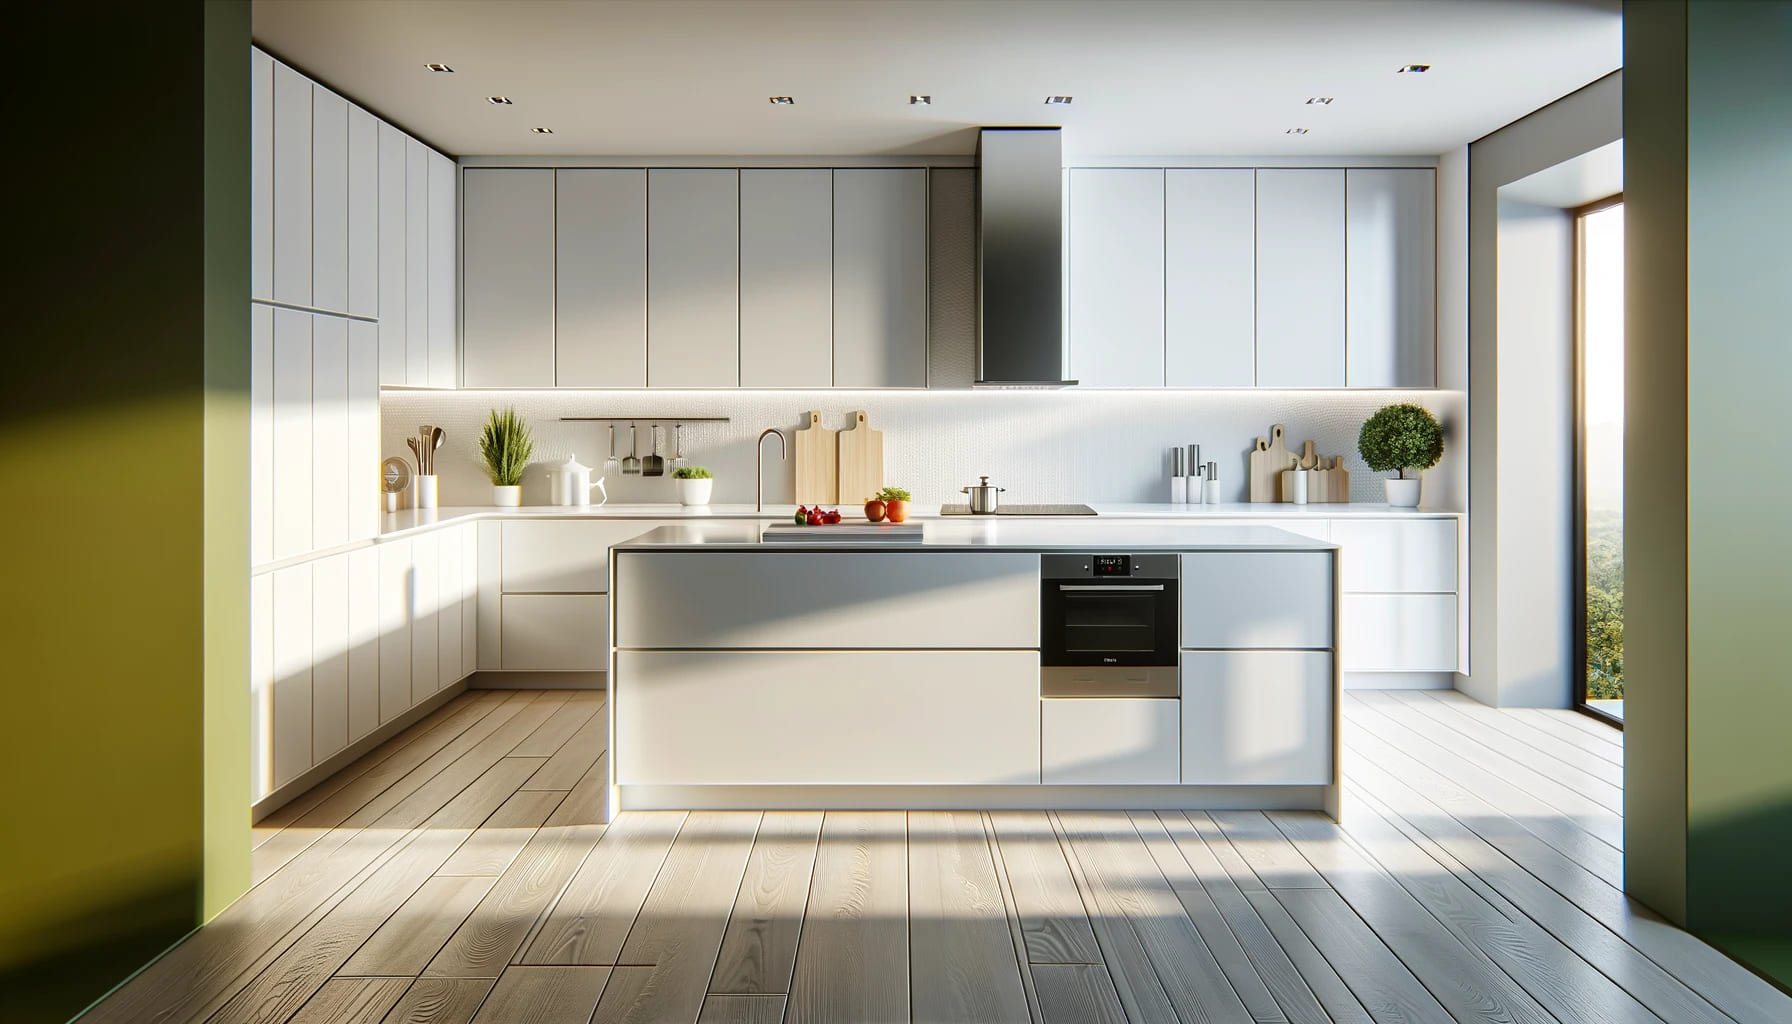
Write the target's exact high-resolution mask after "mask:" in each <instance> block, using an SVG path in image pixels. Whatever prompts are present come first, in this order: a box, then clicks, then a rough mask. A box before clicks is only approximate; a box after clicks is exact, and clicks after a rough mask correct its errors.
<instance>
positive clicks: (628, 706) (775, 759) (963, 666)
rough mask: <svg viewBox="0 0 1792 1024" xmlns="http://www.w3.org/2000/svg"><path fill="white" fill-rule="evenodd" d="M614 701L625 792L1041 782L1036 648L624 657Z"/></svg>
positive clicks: (642, 653) (618, 658)
mask: <svg viewBox="0 0 1792 1024" xmlns="http://www.w3.org/2000/svg"><path fill="white" fill-rule="evenodd" d="M709 557H714V556H709ZM610 691H611V694H612V695H613V698H614V699H615V700H616V749H615V751H614V753H613V754H612V756H613V757H614V758H616V772H617V774H616V778H617V781H618V782H619V783H621V784H623V785H649V784H652V785H704V784H711V785H713V784H736V785H782V784H799V783H815V784H830V785H893V784H946V785H1014V784H1033V783H1037V782H1038V781H1039V656H1038V654H1037V653H1035V652H1032V651H810V652H801V651H751V652H743V651H727V652H722V651H713V652H711V651H617V652H616V673H615V678H614V679H612V680H611V683H610Z"/></svg>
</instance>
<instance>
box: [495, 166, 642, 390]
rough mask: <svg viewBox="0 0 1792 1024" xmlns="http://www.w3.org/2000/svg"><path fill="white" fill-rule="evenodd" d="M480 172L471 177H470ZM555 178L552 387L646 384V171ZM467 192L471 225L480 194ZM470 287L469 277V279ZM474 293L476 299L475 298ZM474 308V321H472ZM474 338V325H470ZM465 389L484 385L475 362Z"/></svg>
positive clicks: (582, 172)
mask: <svg viewBox="0 0 1792 1024" xmlns="http://www.w3.org/2000/svg"><path fill="white" fill-rule="evenodd" d="M473 173H475V172H472V171H469V172H467V175H468V178H469V179H470V178H471V176H472V174H473ZM551 173H552V174H553V175H554V181H555V186H554V194H555V202H554V234H553V254H552V255H553V260H554V281H553V286H554V307H553V309H554V325H553V326H554V335H553V344H554V348H553V368H554V376H553V379H552V381H551V383H553V384H556V385H558V386H560V387H576V388H639V387H646V386H647V172H646V171H644V170H636V169H611V168H602V169H597V168H577V169H572V170H558V171H553V172H551ZM462 187H463V188H466V189H467V201H466V202H467V219H468V224H469V225H470V224H471V222H472V211H473V203H474V195H473V193H472V188H471V182H470V180H469V181H467V182H464V183H463V185H462ZM467 244H468V246H469V247H470V246H471V245H472V235H471V234H468V236H467ZM468 280H469V283H470V282H471V275H469V278H468ZM469 294H470V293H469ZM471 314H472V309H471V305H470V304H469V306H468V317H469V320H470V318H471ZM468 331H469V337H470V336H471V335H470V331H471V324H470V323H469V324H468ZM466 378H467V384H468V385H469V386H478V385H479V384H480V383H481V381H479V380H477V379H475V376H474V373H473V364H472V361H471V358H470V353H469V360H468V363H467V368H466Z"/></svg>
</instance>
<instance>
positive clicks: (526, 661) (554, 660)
mask: <svg viewBox="0 0 1792 1024" xmlns="http://www.w3.org/2000/svg"><path fill="white" fill-rule="evenodd" d="M500 607H501V611H500V613H499V614H500V615H501V616H502V623H501V625H500V626H499V630H500V633H501V636H502V640H501V641H500V642H501V643H502V645H503V652H504V653H503V657H502V661H503V666H504V669H505V670H506V671H512V672H602V671H603V670H604V666H605V660H604V659H605V658H606V657H607V656H608V654H609V648H610V599H609V598H608V597H607V596H605V595H603V594H505V595H504V597H503V598H502V604H501V606H500Z"/></svg>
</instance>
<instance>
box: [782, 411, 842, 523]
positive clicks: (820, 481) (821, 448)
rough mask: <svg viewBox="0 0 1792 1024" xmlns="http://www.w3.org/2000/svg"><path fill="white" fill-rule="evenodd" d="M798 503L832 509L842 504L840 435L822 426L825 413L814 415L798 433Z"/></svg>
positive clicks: (795, 444)
mask: <svg viewBox="0 0 1792 1024" xmlns="http://www.w3.org/2000/svg"><path fill="white" fill-rule="evenodd" d="M795 436H796V440H795V441H793V442H792V445H793V447H795V448H796V503H797V504H799V505H813V504H818V503H819V504H827V505H832V504H834V503H836V502H838V501H839V500H840V483H839V481H840V475H839V474H840V445H839V440H838V438H837V437H836V432H835V431H832V430H829V429H828V428H826V427H824V426H822V425H821V413H820V412H818V411H816V412H810V413H809V414H808V415H807V417H805V419H804V425H803V426H802V427H800V428H798V429H797V432H796V435H795Z"/></svg>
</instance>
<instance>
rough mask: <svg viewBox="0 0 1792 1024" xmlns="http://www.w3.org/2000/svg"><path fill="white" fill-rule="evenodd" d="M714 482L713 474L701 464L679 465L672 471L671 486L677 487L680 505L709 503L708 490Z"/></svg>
mask: <svg viewBox="0 0 1792 1024" xmlns="http://www.w3.org/2000/svg"><path fill="white" fill-rule="evenodd" d="M715 482H716V481H715V474H714V473H711V472H710V471H709V470H708V469H706V468H704V467H702V466H680V467H678V468H677V469H675V470H673V471H672V486H674V487H676V488H678V503H679V504H680V505H707V504H709V490H710V488H711V487H713V486H715Z"/></svg>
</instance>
